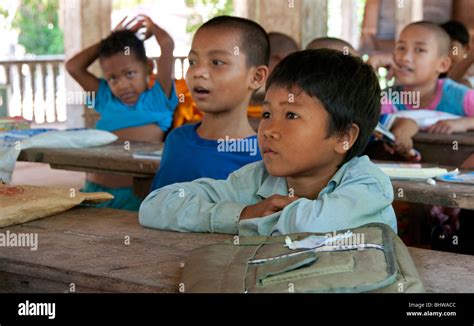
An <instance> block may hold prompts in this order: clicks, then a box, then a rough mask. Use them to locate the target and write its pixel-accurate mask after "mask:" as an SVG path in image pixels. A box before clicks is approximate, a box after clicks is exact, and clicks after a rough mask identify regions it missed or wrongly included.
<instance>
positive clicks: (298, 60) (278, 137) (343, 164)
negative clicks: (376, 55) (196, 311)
mask: <svg viewBox="0 0 474 326" xmlns="http://www.w3.org/2000/svg"><path fill="white" fill-rule="evenodd" d="M349 77H350V78H349ZM266 90H267V91H266V95H265V101H264V104H263V114H262V122H261V123H260V127H259V131H258V140H259V147H260V151H261V153H262V156H263V162H256V163H252V164H249V165H247V166H245V167H243V168H241V169H239V170H237V171H235V172H234V173H232V174H231V175H230V176H229V177H228V178H227V179H226V180H212V179H208V178H203V179H198V180H196V181H194V182H187V183H178V184H174V185H171V186H167V187H164V188H162V189H158V190H155V191H154V192H152V193H151V194H150V195H149V196H148V197H147V198H146V199H145V200H144V202H143V203H142V205H141V207H140V211H139V220H140V223H141V224H142V225H144V226H146V227H152V228H158V229H163V230H174V231H180V232H187V231H192V232H218V233H231V234H237V233H238V234H240V235H243V236H251V235H278V234H287V233H295V232H332V231H336V230H340V229H346V228H353V227H357V226H360V225H363V224H366V223H374V222H378V223H385V224H387V225H389V226H390V227H391V228H392V229H393V230H394V231H395V232H396V231H397V224H396V217H395V213H394V211H393V208H392V205H391V204H392V201H393V189H392V185H391V183H390V179H389V178H388V176H386V175H385V174H384V173H382V171H380V170H379V169H378V168H377V167H376V166H375V165H374V164H373V163H371V162H370V160H369V159H368V158H367V157H366V156H363V157H358V155H360V154H361V153H362V152H363V150H364V149H365V147H366V145H367V142H368V140H369V138H370V136H371V134H372V132H373V130H374V128H375V126H376V124H377V121H378V118H379V113H380V87H379V84H378V80H377V76H376V75H375V73H374V72H373V70H372V68H371V67H370V66H368V65H366V64H364V63H363V62H362V61H361V59H359V58H355V57H352V56H349V55H344V54H343V53H341V52H339V51H335V50H329V49H319V50H305V51H302V52H297V53H294V54H291V55H289V56H288V57H287V58H285V59H284V60H283V61H282V62H281V63H280V64H279V65H278V66H277V67H276V68H275V70H274V71H273V72H272V74H271V75H270V77H269V79H268V81H267V85H266Z"/></svg>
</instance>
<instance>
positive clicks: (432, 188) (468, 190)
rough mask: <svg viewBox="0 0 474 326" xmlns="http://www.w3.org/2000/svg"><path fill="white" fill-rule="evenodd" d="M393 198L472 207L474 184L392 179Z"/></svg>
mask: <svg viewBox="0 0 474 326" xmlns="http://www.w3.org/2000/svg"><path fill="white" fill-rule="evenodd" d="M392 186H393V193H394V194H393V195H394V200H399V201H406V202H410V203H420V204H427V205H439V206H448V207H458V208H464V209H474V186H473V185H465V184H457V183H449V182H441V181H436V185H430V184H428V183H426V182H423V181H405V180H403V181H396V180H392Z"/></svg>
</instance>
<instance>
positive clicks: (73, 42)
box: [60, 0, 112, 128]
mask: <svg viewBox="0 0 474 326" xmlns="http://www.w3.org/2000/svg"><path fill="white" fill-rule="evenodd" d="M111 12H112V0H61V1H60V13H61V15H60V17H61V22H62V25H63V31H64V54H65V60H68V59H69V58H71V57H72V56H73V55H75V54H76V53H78V52H79V51H81V50H82V49H84V48H86V47H88V46H90V45H92V44H94V43H96V42H98V41H100V40H101V39H103V38H104V37H106V36H107V35H109V34H110V30H111ZM90 71H91V72H92V73H94V74H96V75H97V76H100V75H101V69H100V67H99V65H98V63H94V65H92V67H91V68H90ZM65 80H66V92H68V93H69V92H80V91H82V88H81V87H80V86H79V85H78V84H77V83H76V82H75V81H74V80H73V79H72V78H71V76H69V74H66V76H65ZM65 98H66V99H67V98H68V96H65ZM74 98H77V97H74ZM66 113H67V127H68V128H78V127H84V126H87V127H93V124H94V122H93V121H92V122H90V123H86V120H88V118H89V117H90V116H92V117H94V116H97V114H96V113H95V112H93V111H92V110H90V109H86V110H85V106H84V105H83V104H81V103H78V104H77V103H74V104H70V103H67V105H66Z"/></svg>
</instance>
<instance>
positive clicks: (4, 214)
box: [0, 184, 114, 227]
mask: <svg viewBox="0 0 474 326" xmlns="http://www.w3.org/2000/svg"><path fill="white" fill-rule="evenodd" d="M113 198H114V196H112V195H111V194H109V193H106V192H92V193H83V192H80V191H77V190H75V189H70V188H59V187H40V186H9V185H5V184H0V227H5V226H9V225H14V224H21V223H26V222H30V221H33V220H36V219H39V218H42V217H46V216H51V215H54V214H57V213H61V212H64V211H66V210H68V209H70V208H73V207H75V206H77V205H79V204H81V203H101V202H104V201H108V200H111V199H113Z"/></svg>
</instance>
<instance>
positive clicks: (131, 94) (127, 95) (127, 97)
mask: <svg viewBox="0 0 474 326" xmlns="http://www.w3.org/2000/svg"><path fill="white" fill-rule="evenodd" d="M134 98H135V93H134V92H128V93H124V94H122V95H120V99H121V100H122V101H123V102H127V100H132V99H134Z"/></svg>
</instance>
